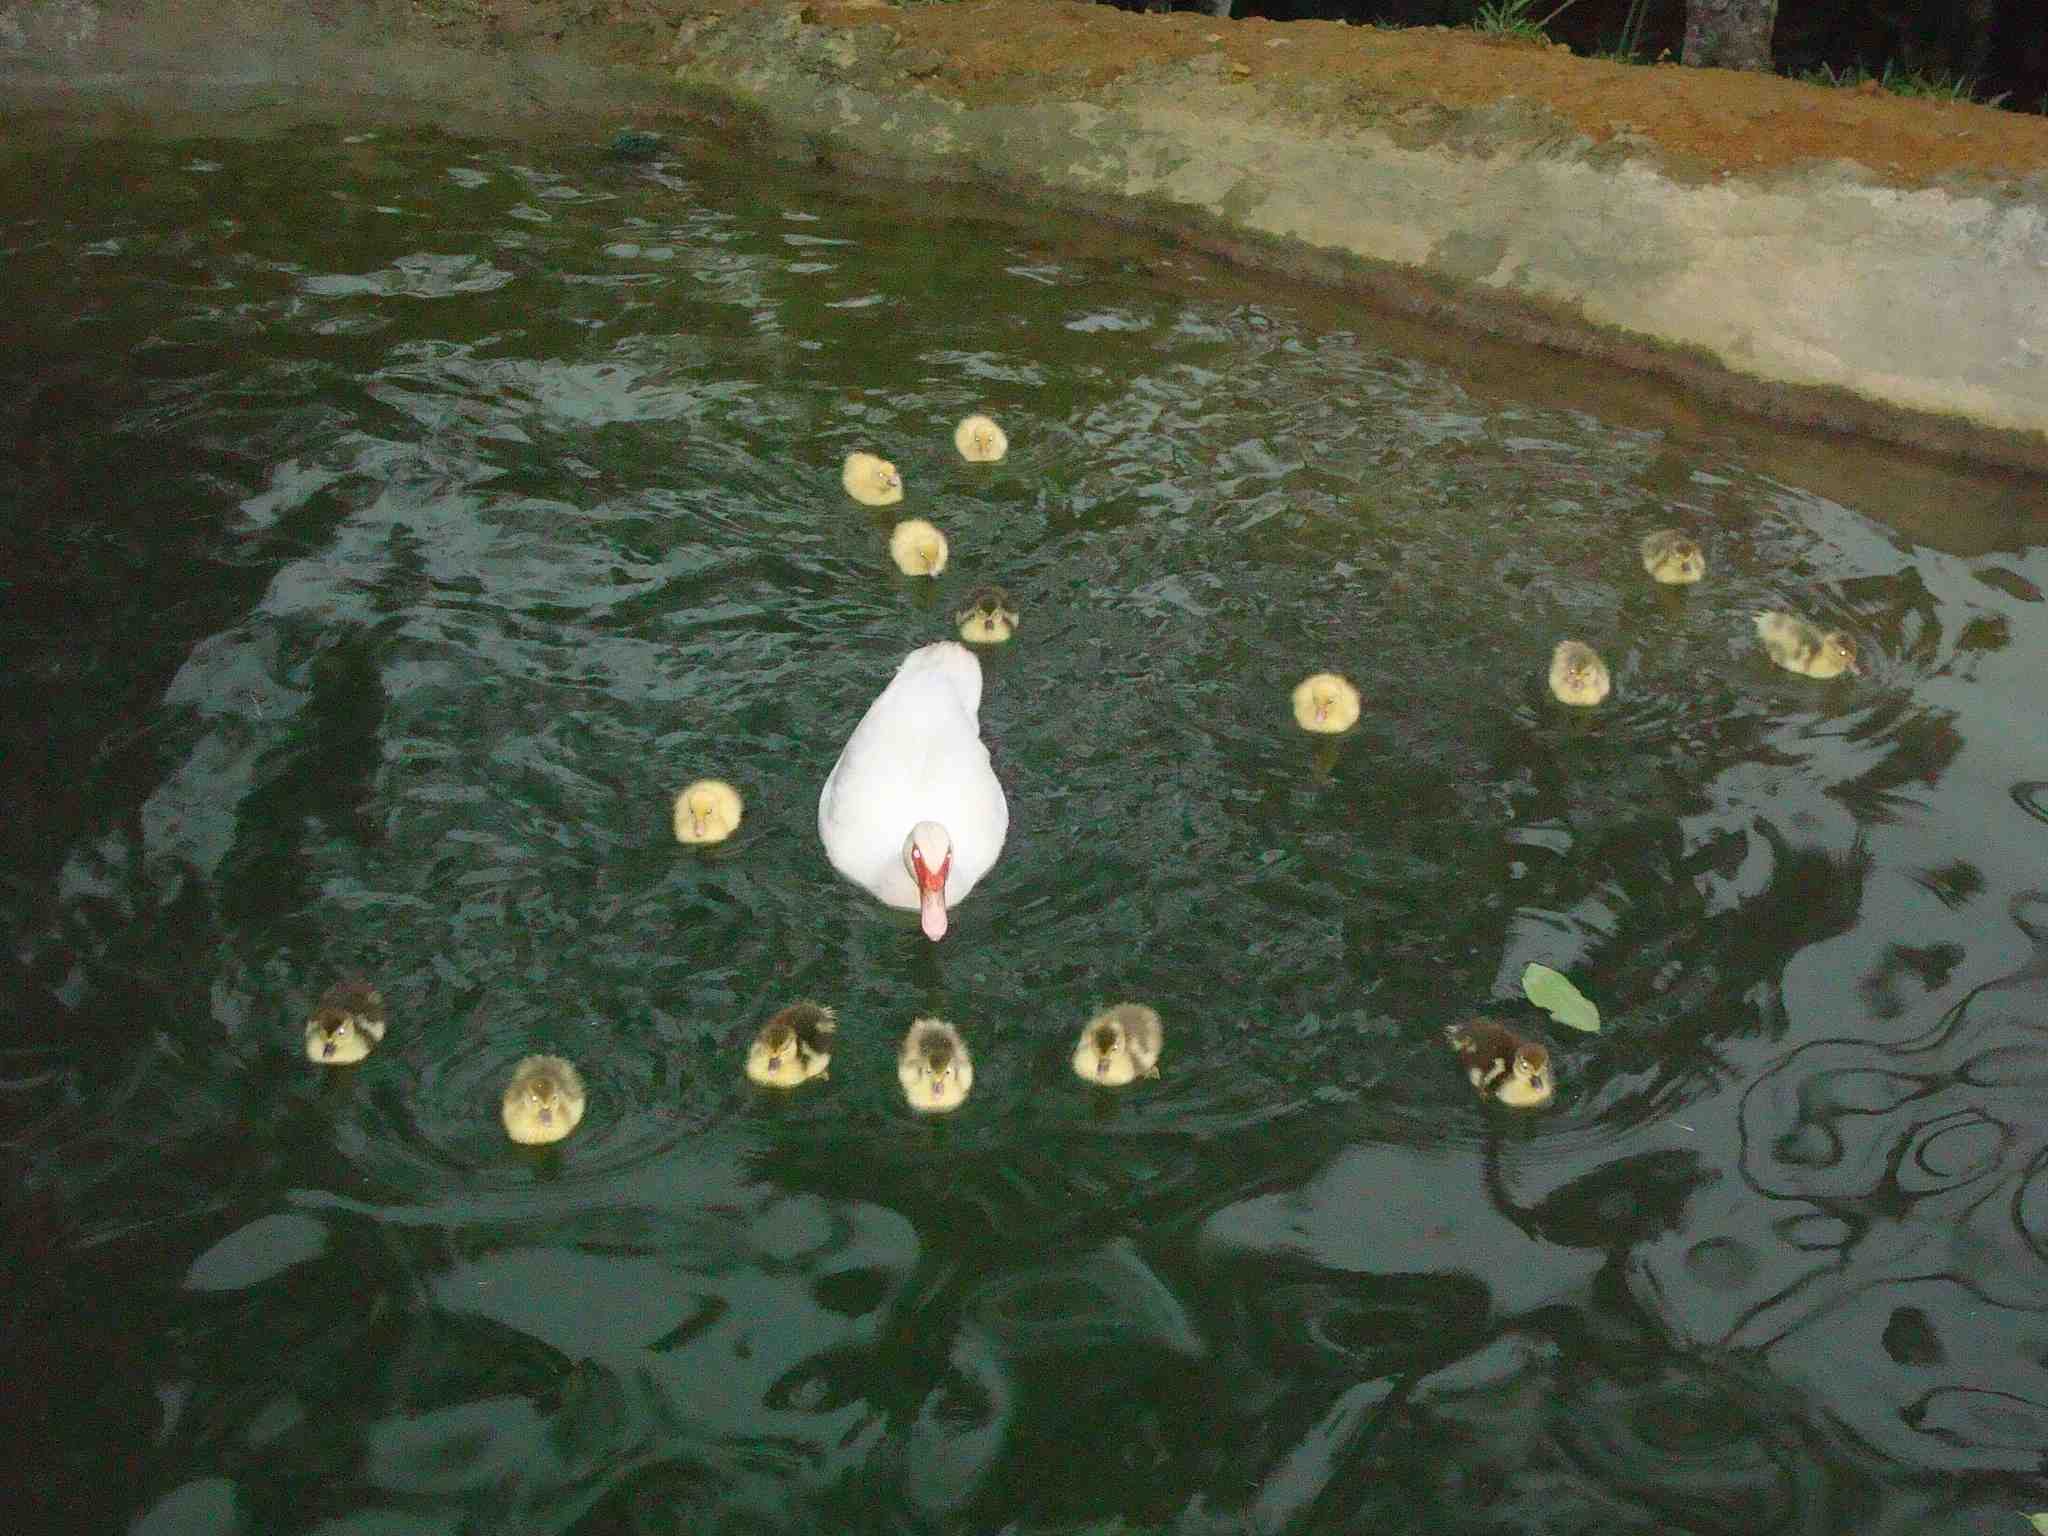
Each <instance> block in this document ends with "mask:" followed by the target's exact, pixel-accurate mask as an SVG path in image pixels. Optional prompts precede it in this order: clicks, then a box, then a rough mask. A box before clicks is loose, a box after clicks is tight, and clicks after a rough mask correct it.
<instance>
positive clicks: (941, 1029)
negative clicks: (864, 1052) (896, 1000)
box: [896, 1019, 974, 1115]
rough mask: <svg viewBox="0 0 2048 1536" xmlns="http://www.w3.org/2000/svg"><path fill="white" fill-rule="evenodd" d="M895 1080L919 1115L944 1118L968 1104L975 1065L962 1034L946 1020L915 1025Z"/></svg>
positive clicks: (911, 1027) (907, 1038)
mask: <svg viewBox="0 0 2048 1536" xmlns="http://www.w3.org/2000/svg"><path fill="white" fill-rule="evenodd" d="M896 1080H897V1081H898V1082H900V1083H902V1084H903V1097H904V1098H906V1099H908V1100H909V1101H910V1107H911V1108H912V1109H914V1110H916V1111H918V1112H919V1113H920V1114H926V1115H941V1114H944V1113H946V1112H947V1111H948V1110H953V1109H958V1108H959V1107H960V1106H961V1105H962V1104H964V1103H966V1102H967V1090H968V1089H970V1088H972V1087H973V1086H974V1063H973V1062H972V1061H971V1060H970V1059H969V1058H968V1055H967V1042H966V1041H965V1040H963V1039H961V1038H960V1031H959V1030H957V1029H955V1028H954V1027H953V1026H952V1025H950V1024H948V1023H947V1022H946V1021H945V1020H944V1019H919V1020H918V1021H917V1022H916V1023H914V1024H912V1025H911V1026H910V1033H909V1034H907V1035H905V1036H904V1037H903V1052H902V1054H901V1055H899V1056H898V1057H897V1058H896Z"/></svg>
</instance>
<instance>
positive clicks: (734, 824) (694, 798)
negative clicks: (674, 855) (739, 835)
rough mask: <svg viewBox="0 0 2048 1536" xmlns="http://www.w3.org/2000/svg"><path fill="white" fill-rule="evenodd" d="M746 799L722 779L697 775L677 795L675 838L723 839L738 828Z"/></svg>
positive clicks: (684, 840) (695, 840)
mask: <svg viewBox="0 0 2048 1536" xmlns="http://www.w3.org/2000/svg"><path fill="white" fill-rule="evenodd" d="M745 811H746V802H745V801H743V800H741V799H740V792H739V791H738V790H736V789H734V788H733V787H732V786H731V785H730V784H728V783H726V782H725V780H723V779H699V780H697V782H696V783H694V784H692V785H691V786H690V787H689V788H688V789H686V790H684V791H683V792H682V793H681V794H680V795H677V796H676V841H677V842H679V843H722V842H724V841H725V840H726V839H727V838H728V837H731V836H732V835H733V833H735V832H737V831H738V830H739V825H740V817H741V815H743V814H744V813H745Z"/></svg>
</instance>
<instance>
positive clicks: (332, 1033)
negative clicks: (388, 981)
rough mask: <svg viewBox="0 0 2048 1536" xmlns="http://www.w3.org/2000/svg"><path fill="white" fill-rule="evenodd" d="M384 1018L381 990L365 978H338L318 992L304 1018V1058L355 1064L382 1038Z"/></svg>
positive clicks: (335, 1064) (334, 1064)
mask: <svg viewBox="0 0 2048 1536" xmlns="http://www.w3.org/2000/svg"><path fill="white" fill-rule="evenodd" d="M385 1022H386V1020H385V1017H384V995H383V994H382V993H381V992H379V991H378V990H377V989H376V988H375V987H373V986H371V985H370V984H369V983H368V982H367V981H338V982H336V983H335V984H334V985H333V986H331V987H329V988H328V989H327V990H326V991H325V992H322V993H321V994H320V1001H319V1003H318V1004H317V1005H316V1006H315V1007H314V1009H313V1016H312V1017H311V1018H310V1019H308V1020H306V1059H307V1060H308V1061H317V1062H318V1063H320V1065H321V1066H323V1067H348V1066H354V1065H355V1064H356V1063H357V1062H359V1061H361V1060H362V1059H363V1058H364V1057H365V1056H367V1055H369V1054H370V1051H371V1050H372V1048H373V1047H375V1046H376V1044H377V1042H378V1041H380V1040H382V1039H383V1038H384V1025H385Z"/></svg>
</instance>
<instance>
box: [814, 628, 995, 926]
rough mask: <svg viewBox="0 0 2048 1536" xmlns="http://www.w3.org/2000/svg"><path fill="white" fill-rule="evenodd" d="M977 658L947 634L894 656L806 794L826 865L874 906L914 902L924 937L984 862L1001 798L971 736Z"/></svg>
mask: <svg viewBox="0 0 2048 1536" xmlns="http://www.w3.org/2000/svg"><path fill="white" fill-rule="evenodd" d="M980 710H981V663H980V662H978V661H976V660H975V659H974V652H972V651H970V650H968V649H967V647H966V646H964V645H962V644H960V643H959V642H958V641H956V640H941V641H939V642H938V643H937V644H935V645H927V646H922V647H920V648H919V649H917V650H914V651H912V652H911V653H910V654H909V655H908V656H906V657H904V659H903V664H902V665H901V666H900V667H898V668H897V669H896V675H895V676H894V677H893V678H891V679H890V680H889V686H888V687H886V688H884V689H883V690H882V691H881V693H880V694H879V695H878V696H877V697H876V699H875V702H874V703H872V704H870V705H869V706H868V712H867V713H866V714H865V715H862V716H861V719H860V724H859V725H856V726H855V727H854V728H853V734H852V735H851V736H849V737H848V738H847V739H846V747H845V750H843V751H842V752H841V753H840V754H839V761H838V762H837V763H835V764H834V765H833V767H832V772H831V774H830V776H829V777H827V778H826V780H825V788H824V791H823V793H821V794H820V795H819V796H818V836H819V838H820V839H821V840H822V841H823V842H824V844H825V856H826V857H827V858H829V859H830V860H831V861H832V867H833V868H834V869H836V870H838V871H839V873H840V874H842V875H844V876H846V878H847V879H849V880H851V881H853V882H854V883H855V884H856V885H860V886H864V887H866V888H867V890H868V892H869V893H870V894H871V895H873V896H874V897H875V898H876V899H877V900H879V901H881V902H882V903H883V904H884V905H886V906H891V907H900V908H903V909H905V910H906V911H907V910H911V909H915V910H917V911H918V912H920V913H921V914H922V917H923V925H924V932H925V937H926V938H929V939H940V938H944V937H945V933H946V910H947V908H948V907H949V906H952V905H954V904H956V903H958V902H962V901H965V900H966V899H967V895H968V893H969V892H970V891H972V890H973V889H974V887H975V885H976V883H977V882H979V881H980V879H981V877H982V876H983V875H985V874H987V873H988V872H989V871H990V870H991V869H993V868H994V867H995V862H996V856H997V855H998V854H1000V853H1001V852H1002V851H1003V839H1004V837H1005V836H1007V835H1008V833H1009V830H1010V807H1009V802H1008V801H1006V800H1005V799H1004V798H1003V786H1002V784H1001V783H1000V782H998V781H997V779H996V775H995V770H994V769H993V768H991V767H990V766H989V761H988V748H987V747H985V746H983V745H982V744H981V726H980V722H979V719H978V716H979V713H980Z"/></svg>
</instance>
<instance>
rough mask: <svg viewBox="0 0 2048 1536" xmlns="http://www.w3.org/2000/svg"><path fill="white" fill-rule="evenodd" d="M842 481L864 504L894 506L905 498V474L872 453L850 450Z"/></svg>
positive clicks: (840, 475)
mask: <svg viewBox="0 0 2048 1536" xmlns="http://www.w3.org/2000/svg"><path fill="white" fill-rule="evenodd" d="M839 483H840V484H841V485H843V486H845V487H846V494H847V495H849V496H851V497H852V498H853V499H854V500H855V501H857V502H859V503H860V504H861V505H862V506H864V507H893V506H895V505H896V503H897V502H899V501H901V500H902V499H903V477H902V476H901V475H899V474H897V473H896V466H895V465H894V464H891V463H890V462H889V461H888V460H887V459H884V458H880V457H878V456H876V455H875V454H872V453H849V454H848V455H847V456H846V463H845V464H844V466H842V467H841V469H840V471H839Z"/></svg>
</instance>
